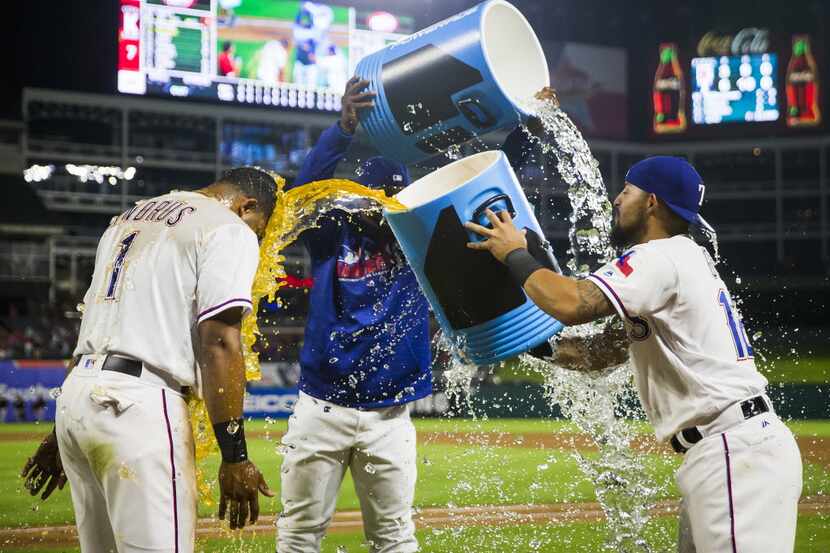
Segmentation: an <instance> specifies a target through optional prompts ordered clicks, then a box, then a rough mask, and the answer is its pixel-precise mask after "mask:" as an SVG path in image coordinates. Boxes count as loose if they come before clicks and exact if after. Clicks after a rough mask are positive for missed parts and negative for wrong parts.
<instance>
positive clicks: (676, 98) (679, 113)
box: [652, 42, 686, 134]
mask: <svg viewBox="0 0 830 553" xmlns="http://www.w3.org/2000/svg"><path fill="white" fill-rule="evenodd" d="M684 88H685V87H684V83H683V70H682V69H681V68H680V64H679V63H678V61H677V45H676V44H674V43H670V42H667V43H663V44H661V45H660V65H658V66H657V72H656V73H655V74H654V89H653V91H652V102H653V103H654V132H655V133H658V134H664V133H674V132H682V131H685V130H686V101H685V98H686V93H685V89H684Z"/></svg>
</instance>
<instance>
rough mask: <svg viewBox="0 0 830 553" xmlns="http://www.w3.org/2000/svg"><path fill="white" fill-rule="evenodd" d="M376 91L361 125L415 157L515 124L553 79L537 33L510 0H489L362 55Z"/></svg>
mask: <svg viewBox="0 0 830 553" xmlns="http://www.w3.org/2000/svg"><path fill="white" fill-rule="evenodd" d="M355 73H356V74H357V75H358V76H360V77H361V78H362V79H366V80H368V81H369V82H370V84H369V90H371V91H373V92H376V93H377V96H376V98H375V107H374V108H372V109H366V110H362V112H361V114H360V118H361V122H362V124H363V128H364V129H365V130H366V132H367V133H368V135H369V139H370V141H371V142H372V144H373V145H374V146H375V147H376V148H377V149H378V150H379V151H380V152H381V153H382V154H383V155H384V156H386V157H389V158H391V159H395V160H397V161H400V162H403V163H414V162H416V161H420V160H423V159H427V158H429V157H432V156H433V155H435V154H437V153H440V152H443V151H445V150H446V149H447V148H449V147H450V146H453V145H456V144H462V143H464V142H466V141H468V140H470V139H472V138H473V137H475V136H479V135H483V134H487V133H489V132H491V131H493V130H496V129H499V128H504V127H515V126H516V125H517V124H519V123H520V122H521V121H523V120H525V119H526V118H527V117H528V115H529V113H528V112H527V111H526V109H525V108H523V107H522V106H521V103H522V102H524V101H527V100H530V99H531V98H533V94H534V93H535V92H537V91H538V90H541V89H542V88H544V87H546V86H548V85H549V84H550V74H549V72H548V65H547V61H546V60H545V54H544V52H543V51H542V47H541V46H540V44H539V40H538V39H537V38H536V35H535V34H534V33H533V29H532V28H531V26H530V24H529V23H528V22H527V20H526V19H525V18H524V16H523V15H522V14H521V13H520V12H519V10H517V9H516V8H515V7H513V6H512V5H511V4H509V3H507V2H505V1H504V0H489V1H487V2H483V3H482V4H479V5H478V6H476V7H474V8H471V9H469V10H467V11H464V12H461V13H459V14H457V15H454V16H453V17H450V18H449V19H445V20H444V21H441V22H439V23H436V24H435V25H433V26H431V27H429V28H427V29H424V30H422V31H419V32H417V33H415V34H414V35H411V36H408V37H406V38H404V39H402V40H400V41H398V42H396V43H394V44H390V45H389V46H387V47H386V48H384V49H382V50H380V51H378V52H375V53H374V54H372V55H369V56H367V57H365V58H363V59H362V60H361V61H360V63H358V64H357V68H356V70H355Z"/></svg>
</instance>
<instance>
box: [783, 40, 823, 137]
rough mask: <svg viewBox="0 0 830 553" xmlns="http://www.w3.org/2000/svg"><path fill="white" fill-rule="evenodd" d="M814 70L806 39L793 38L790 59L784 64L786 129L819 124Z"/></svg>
mask: <svg viewBox="0 0 830 553" xmlns="http://www.w3.org/2000/svg"><path fill="white" fill-rule="evenodd" d="M818 94H819V90H818V70H817V69H816V61H815V60H814V59H813V54H812V53H811V52H810V37H809V36H808V35H795V36H793V55H792V57H791V58H790V63H789V64H787V126H788V127H802V126H812V125H818V124H819V123H821V111H820V110H819V105H818V98H819V97H818Z"/></svg>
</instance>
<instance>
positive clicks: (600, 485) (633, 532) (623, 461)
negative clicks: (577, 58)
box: [521, 99, 662, 552]
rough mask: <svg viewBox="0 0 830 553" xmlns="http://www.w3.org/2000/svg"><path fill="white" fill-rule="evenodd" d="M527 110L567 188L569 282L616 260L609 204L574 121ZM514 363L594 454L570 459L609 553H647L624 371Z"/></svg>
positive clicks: (644, 484) (586, 334)
mask: <svg viewBox="0 0 830 553" xmlns="http://www.w3.org/2000/svg"><path fill="white" fill-rule="evenodd" d="M527 107H528V108H529V109H530V110H531V111H532V112H533V113H535V114H536V116H537V117H538V118H539V120H540V121H541V124H542V127H543V129H544V134H543V135H542V136H543V137H544V138H542V139H540V138H538V137H537V136H535V135H533V134H531V133H530V131H529V130H528V129H525V132H526V133H528V135H529V136H531V140H532V141H535V142H536V143H538V144H539V145H540V146H541V149H542V152H543V153H545V154H552V155H553V156H554V158H555V159H556V161H557V170H558V172H559V175H560V177H561V178H562V180H563V181H564V182H565V183H566V184H567V185H568V198H569V200H570V203H571V209H572V213H571V216H570V228H569V232H568V238H569V241H570V245H571V249H570V252H569V253H570V254H571V258H570V259H569V260H568V262H567V263H566V266H567V267H568V268H569V270H570V271H571V273H572V274H573V275H575V276H585V275H586V274H587V273H588V272H589V271H590V270H591V268H592V267H593V268H596V267H598V266H600V265H602V264H605V263H607V262H609V261H610V260H611V259H613V257H614V256H615V252H614V250H613V248H612V247H611V244H610V239H609V238H610V233H611V203H610V202H609V201H608V193H607V190H606V187H605V184H604V182H603V179H602V174H601V173H600V170H599V163H598V162H597V161H596V159H594V157H593V155H592V154H591V151H590V148H589V147H588V144H587V143H586V142H585V139H584V138H583V137H582V134H581V133H580V132H579V130H578V129H577V128H576V125H574V123H573V121H571V119H570V118H569V117H568V116H567V114H565V112H564V111H562V110H561V109H560V108H559V106H558V105H556V104H555V103H553V102H550V101H542V100H537V99H533V100H531V101H529V102H527ZM604 326H605V325H604V324H586V325H579V326H577V327H571V328H568V329H566V331H565V332H564V335H565V336H566V337H578V338H580V339H588V338H590V337H591V336H592V335H595V334H597V333H598V332H601V331H602V329H603V327H604ZM521 362H522V363H523V364H524V365H526V366H530V367H535V368H536V369H537V370H538V371H539V372H541V373H542V374H543V375H544V379H545V394H546V397H547V399H548V401H549V402H550V404H551V405H558V406H559V407H560V409H561V410H562V414H563V415H564V416H565V417H567V418H568V419H570V420H571V421H572V422H573V423H575V424H576V425H577V427H578V428H579V429H580V430H581V431H582V432H583V433H585V434H587V435H588V436H589V437H590V438H591V440H592V441H593V442H594V444H595V445H596V446H597V447H598V449H599V455H598V456H597V457H595V458H589V457H585V456H582V455H580V454H579V453H576V454H575V456H576V459H577V462H578V465H579V467H580V469H581V470H582V472H583V473H584V474H585V475H586V476H587V477H589V478H590V479H591V481H592V482H593V483H594V487H595V490H596V495H597V500H598V501H599V502H600V504H601V505H602V509H603V511H604V513H605V515H606V520H607V527H608V534H609V537H608V539H607V540H606V544H605V548H606V549H607V550H609V551H620V552H635V551H636V552H647V551H650V548H649V545H648V542H647V540H646V539H645V525H646V523H647V522H648V520H649V518H650V517H649V510H650V509H651V508H652V507H653V506H654V504H655V501H656V498H657V497H658V495H659V494H660V492H661V491H662V489H661V488H660V486H655V485H654V483H653V482H652V480H651V479H650V478H649V476H648V474H647V471H646V465H647V460H646V458H645V455H644V454H640V453H637V452H635V451H634V450H632V449H631V444H632V440H633V438H634V431H633V429H632V427H631V425H630V424H628V423H627V422H626V420H625V419H626V418H635V419H636V418H642V411H641V409H640V408H639V403H638V402H637V401H636V398H637V396H636V392H635V390H634V388H633V384H632V380H633V379H632V371H631V368H630V366H628V365H627V364H626V365H624V366H622V367H609V368H606V369H604V370H601V371H594V372H578V371H571V370H567V369H564V368H562V367H559V366H556V364H555V363H550V362H545V361H540V360H538V359H535V358H533V357H530V356H529V355H524V356H522V360H521Z"/></svg>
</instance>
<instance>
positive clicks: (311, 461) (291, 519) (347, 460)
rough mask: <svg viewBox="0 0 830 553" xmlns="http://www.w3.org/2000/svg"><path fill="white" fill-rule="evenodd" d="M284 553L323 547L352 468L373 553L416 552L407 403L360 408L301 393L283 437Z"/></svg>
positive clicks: (280, 543) (280, 539)
mask: <svg viewBox="0 0 830 553" xmlns="http://www.w3.org/2000/svg"><path fill="white" fill-rule="evenodd" d="M282 444H283V449H284V450H285V458H284V460H283V463H282V474H281V482H282V486H281V488H282V491H281V494H282V508H283V511H282V513H281V514H280V517H279V518H278V519H277V551H278V552H279V553H311V552H319V551H320V541H321V540H322V538H323V535H324V534H325V532H326V529H327V528H328V526H329V524H330V523H331V520H332V516H333V515H334V507H335V503H336V501H337V492H338V490H339V489H340V484H341V483H342V481H343V476H344V475H345V474H346V469H350V470H351V473H352V479H353V480H354V485H355V491H356V492H357V497H358V499H359V500H360V509H361V512H362V514H363V531H364V534H365V536H366V539H367V542H368V543H369V544H370V545H369V551H370V552H371V553H411V552H415V551H417V550H418V542H417V540H416V539H415V525H414V523H413V522H412V500H413V497H414V494H415V479H416V473H417V468H416V465H415V463H416V452H415V427H414V426H413V424H412V420H411V419H410V418H409V406H408V405H398V406H394V407H386V408H382V409H371V410H358V409H353V408H349V407H342V406H340V405H336V404H334V403H329V402H327V401H323V400H320V399H316V398H313V397H311V396H309V395H307V394H304V393H302V392H300V398H299V400H298V401H297V404H296V405H295V406H294V414H293V415H292V416H291V418H290V419H289V422H288V432H287V433H286V434H285V436H283V439H282Z"/></svg>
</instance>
